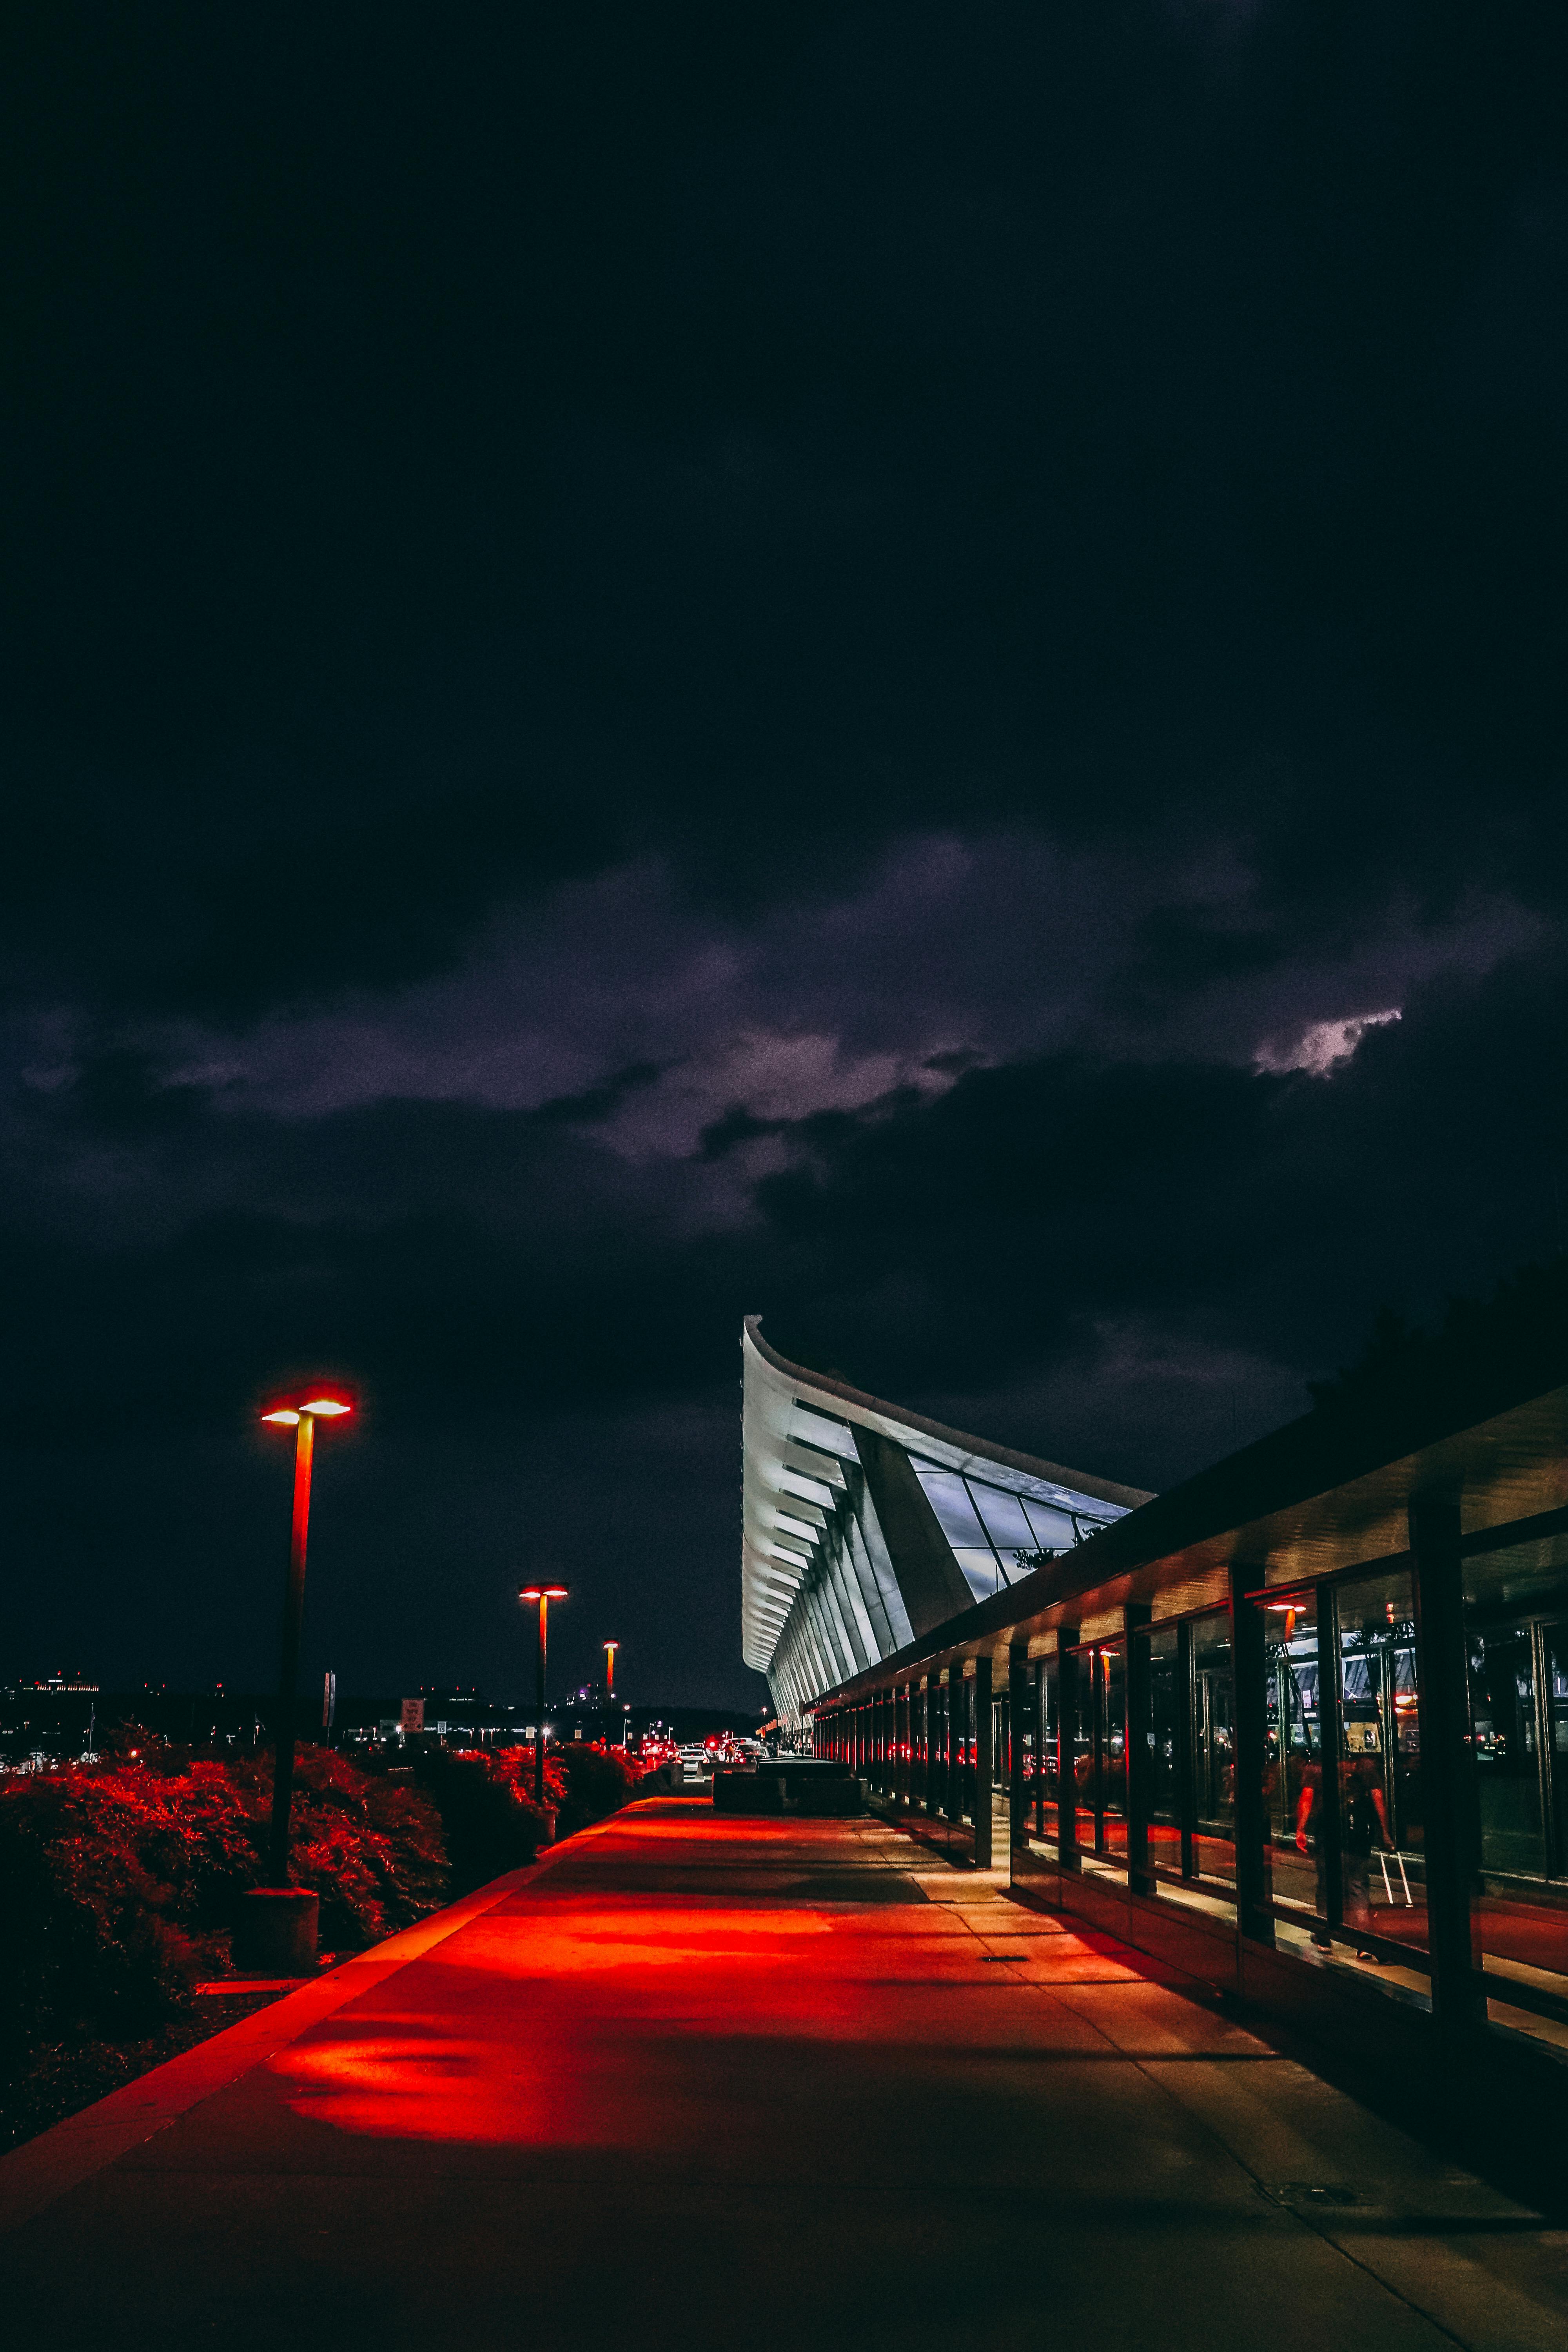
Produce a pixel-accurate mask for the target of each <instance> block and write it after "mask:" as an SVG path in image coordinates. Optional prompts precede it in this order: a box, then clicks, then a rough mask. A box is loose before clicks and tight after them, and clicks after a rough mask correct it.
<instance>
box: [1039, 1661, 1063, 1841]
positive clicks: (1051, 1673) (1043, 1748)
mask: <svg viewBox="0 0 1568 2352" xmlns="http://www.w3.org/2000/svg"><path fill="white" fill-rule="evenodd" d="M1039 1707H1040V1744H1039V1746H1038V1748H1037V1750H1036V1769H1037V1771H1038V1772H1039V1775H1040V1802H1039V1803H1038V1805H1037V1807H1036V1811H1035V1825H1036V1831H1037V1834H1038V1835H1039V1836H1041V1837H1047V1838H1051V1839H1053V1840H1054V1839H1055V1837H1056V1833H1057V1801H1058V1797H1059V1796H1060V1793H1061V1773H1060V1769H1059V1768H1060V1745H1061V1663H1060V1661H1059V1660H1058V1659H1057V1658H1047V1659H1046V1660H1045V1662H1044V1670H1043V1672H1042V1673H1041V1675H1040V1683H1039Z"/></svg>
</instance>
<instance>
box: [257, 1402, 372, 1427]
mask: <svg viewBox="0 0 1568 2352" xmlns="http://www.w3.org/2000/svg"><path fill="white" fill-rule="evenodd" d="M344 1412H353V1405H352V1404H351V1403H350V1402H348V1399H347V1398H346V1397H333V1396H313V1397H301V1398H300V1400H299V1401H298V1402H294V1401H292V1400H289V1402H285V1403H282V1404H275V1405H274V1406H273V1407H272V1409H271V1411H270V1412H264V1413H263V1414H262V1416H261V1418H262V1420H263V1421H270V1422H275V1423H279V1425H280V1426H281V1427H283V1428H285V1429H295V1428H297V1427H298V1426H299V1424H300V1421H301V1420H303V1419H304V1418H305V1417H306V1416H307V1415H309V1417H310V1419H311V1420H312V1421H335V1420H336V1419H337V1417H338V1415H339V1414H340V1413H344Z"/></svg>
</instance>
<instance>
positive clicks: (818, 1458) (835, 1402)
mask: <svg viewBox="0 0 1568 2352" xmlns="http://www.w3.org/2000/svg"><path fill="white" fill-rule="evenodd" d="M741 1351H742V1365H743V1392H744V1403H743V1407H742V1453H743V1470H742V1538H741V1646H742V1655H743V1656H744V1658H745V1661H746V1664H748V1665H749V1666H753V1667H755V1668H756V1669H757V1671H758V1672H759V1673H762V1674H766V1673H767V1672H768V1670H769V1668H770V1667H771V1666H772V1664H773V1655H774V1652H775V1651H776V1650H777V1648H778V1644H779V1640H780V1636H781V1635H782V1634H783V1633H784V1627H785V1625H786V1623H787V1622H788V1620H789V1616H790V1612H791V1610H792V1609H793V1608H794V1606H795V1599H796V1596H797V1595H798V1594H799V1592H800V1591H801V1588H802V1586H803V1585H804V1584H805V1581H806V1580H807V1577H808V1575H809V1574H810V1571H811V1569H812V1567H813V1563H814V1561H815V1560H816V1558H817V1556H818V1554H819V1551H820V1550H821V1549H822V1547H823V1546H824V1544H825V1543H826V1538H827V1536H828V1533H829V1530H830V1528H831V1527H832V1524H833V1522H834V1519H835V1517H836V1513H837V1505H838V1503H839V1501H840V1499H841V1496H842V1494H843V1491H844V1488H845V1485H846V1479H847V1475H855V1465H857V1464H858V1456H857V1451H856V1446H855V1441H854V1437H853V1434H852V1431H853V1430H854V1429H855V1428H856V1427H858V1428H861V1429H867V1430H871V1431H874V1432H875V1433H877V1434H878V1435H879V1436H881V1437H884V1438H888V1439H890V1440H891V1441H892V1443H893V1444H896V1445H899V1446H901V1447H903V1448H904V1450H905V1451H906V1453H907V1454H909V1455H910V1459H911V1462H912V1463H913V1464H914V1465H915V1467H916V1470H917V1474H918V1475H920V1476H921V1480H922V1483H924V1484H925V1485H926V1486H927V1490H928V1493H930V1492H931V1491H932V1490H933V1489H936V1488H939V1487H940V1486H941V1483H942V1473H952V1472H956V1473H958V1474H960V1475H961V1476H963V1477H973V1479H974V1480H976V1481H978V1482H981V1483H982V1484H983V1486H984V1490H985V1491H986V1492H987V1493H991V1494H995V1493H997V1492H998V1490H1000V1493H1001V1494H1002V1495H1003V1496H1019V1497H1022V1498H1023V1499H1024V1501H1025V1504H1026V1507H1027V1506H1033V1507H1035V1508H1034V1512H1033V1521H1032V1525H1033V1528H1034V1529H1035V1536H1034V1539H1035V1540H1036V1541H1039V1540H1041V1539H1042V1538H1041V1537H1040V1534H1039V1529H1040V1528H1041V1526H1042V1524H1043V1522H1044V1521H1045V1520H1047V1519H1048V1520H1049V1522H1050V1523H1051V1526H1052V1528H1060V1529H1064V1530H1068V1529H1070V1532H1067V1533H1065V1535H1064V1541H1065V1542H1066V1543H1072V1542H1076V1541H1077V1540H1078V1539H1079V1534H1080V1533H1082V1534H1087V1533H1089V1531H1090V1530H1091V1529H1092V1528H1095V1527H1103V1526H1104V1525H1105V1524H1106V1522H1107V1521H1108V1520H1110V1519H1114V1518H1120V1517H1121V1516H1122V1515H1123V1513H1125V1512H1127V1511H1129V1510H1132V1509H1135V1508H1136V1507H1137V1506H1138V1505H1139V1504H1140V1503H1143V1502H1147V1501H1148V1500H1149V1497H1148V1496H1147V1495H1145V1494H1143V1493H1142V1492H1141V1491H1140V1490H1139V1489H1138V1488H1136V1487H1132V1486H1115V1485H1112V1484H1111V1483H1110V1481H1108V1480H1106V1479H1102V1478H1091V1477H1089V1476H1087V1475H1084V1474H1083V1473H1081V1472H1079V1471H1076V1470H1066V1469H1063V1468H1062V1467H1061V1466H1060V1465H1058V1464H1056V1463H1052V1462H1042V1461H1037V1460H1036V1459H1035V1458H1034V1457H1033V1456H1032V1455H1030V1454H1015V1453H1013V1452H1011V1451H1010V1450H1009V1449H1008V1448H1006V1447H1005V1446H998V1445H991V1444H987V1442H986V1441H985V1440H984V1438H979V1437H970V1436H966V1435H965V1434H964V1433H963V1431H962V1430H956V1429H948V1428H945V1427H944V1426H943V1425H942V1423H940V1422H934V1421H928V1420H926V1419H925V1418H924V1417H923V1416H922V1415H921V1414H919V1413H911V1412H900V1411H899V1410H898V1409H897V1408H895V1407H894V1406H892V1405H889V1404H886V1403H884V1402H882V1401H881V1400H880V1399H879V1398H877V1397H872V1396H866V1395H864V1394H862V1392H861V1391H859V1390H858V1389H852V1388H850V1387H848V1386H847V1383H846V1382H844V1381H838V1380H835V1379H832V1378H831V1377H829V1376H828V1375H827V1374H826V1373H818V1372H811V1371H807V1370H805V1367H804V1366H802V1365H799V1364H792V1363H789V1362H787V1361H786V1360H785V1359H784V1357H782V1356H779V1355H775V1354H774V1352H773V1349H771V1348H770V1347H769V1346H768V1345H767V1343H766V1341H765V1340H764V1339H763V1336H762V1328H761V1318H759V1317H757V1316H754V1315H752V1316H748V1317H747V1318H746V1320H745V1323H744V1325H743V1327H742V1335H741ZM949 1483H951V1482H949ZM951 1539H952V1538H951V1535H950V1540H951ZM956 1556H957V1557H959V1558H960V1559H962V1558H963V1555H962V1552H960V1553H958V1554H957V1555H956ZM1001 1559H1002V1556H1001V1555H1000V1554H998V1555H997V1561H998V1573H999V1574H1001V1573H1002V1568H1001ZM889 1602H890V1606H889V1620H890V1630H891V1631H892V1632H893V1633H895V1635H896V1634H898V1633H900V1631H901V1632H902V1636H903V1638H905V1639H907V1638H908V1629H907V1626H905V1627H903V1628H902V1629H900V1626H899V1624H898V1619H899V1617H900V1615H901V1613H902V1612H901V1609H900V1604H899V1601H898V1598H897V1594H896V1592H895V1593H894V1594H891V1595H889ZM899 1645H900V1644H899V1643H898V1642H897V1641H895V1643H894V1646H899ZM889 1654H890V1653H889ZM824 1686H826V1685H824Z"/></svg>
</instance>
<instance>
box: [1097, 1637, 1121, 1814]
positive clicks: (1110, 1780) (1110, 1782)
mask: <svg viewBox="0 0 1568 2352" xmlns="http://www.w3.org/2000/svg"><path fill="white" fill-rule="evenodd" d="M1097 1659H1098V1672H1097V1673H1096V1675H1095V1688H1096V1693H1097V1697H1098V1705H1097V1708H1096V1714H1097V1717H1098V1721H1097V1724H1096V1730H1097V1733H1098V1735H1099V1736H1098V1739H1097V1743H1096V1744H1097V1746H1098V1748H1099V1751H1100V1755H1099V1763H1100V1789H1099V1799H1100V1802H1099V1819H1098V1822H1097V1823H1096V1830H1097V1835H1096V1837H1095V1851H1096V1853H1105V1854H1116V1855H1121V1856H1122V1857H1125V1855H1126V1853H1127V1696H1126V1695H1127V1662H1126V1659H1125V1657H1124V1656H1123V1654H1122V1651H1121V1645H1120V1643H1118V1644H1117V1646H1116V1647H1115V1648H1110V1647H1107V1648H1105V1649H1102V1650H1100V1652H1099V1653H1098V1654H1097Z"/></svg>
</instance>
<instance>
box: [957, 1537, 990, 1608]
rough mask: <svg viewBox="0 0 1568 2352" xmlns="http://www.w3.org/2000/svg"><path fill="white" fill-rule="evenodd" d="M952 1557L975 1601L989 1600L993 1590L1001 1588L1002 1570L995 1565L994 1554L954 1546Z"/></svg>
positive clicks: (988, 1551)
mask: <svg viewBox="0 0 1568 2352" xmlns="http://www.w3.org/2000/svg"><path fill="white" fill-rule="evenodd" d="M952 1556H953V1558H954V1559H955V1560H957V1562H958V1564H959V1567H960V1568H961V1569H962V1570H963V1580H964V1582H965V1584H967V1585H968V1587H969V1590H970V1591H971V1592H973V1595H974V1598H975V1599H976V1601H989V1600H990V1598H991V1595H992V1594H993V1593H994V1592H1000V1591H1001V1590H1002V1571H1001V1570H1000V1569H999V1568H998V1567H997V1565H996V1557H995V1554H994V1552H993V1551H991V1550H990V1549H989V1548H987V1549H985V1550H984V1551H981V1550H978V1549H977V1550H974V1551H971V1550H969V1549H967V1548H960V1547H958V1546H956V1545H955V1546H954V1548H953V1554H952Z"/></svg>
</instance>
